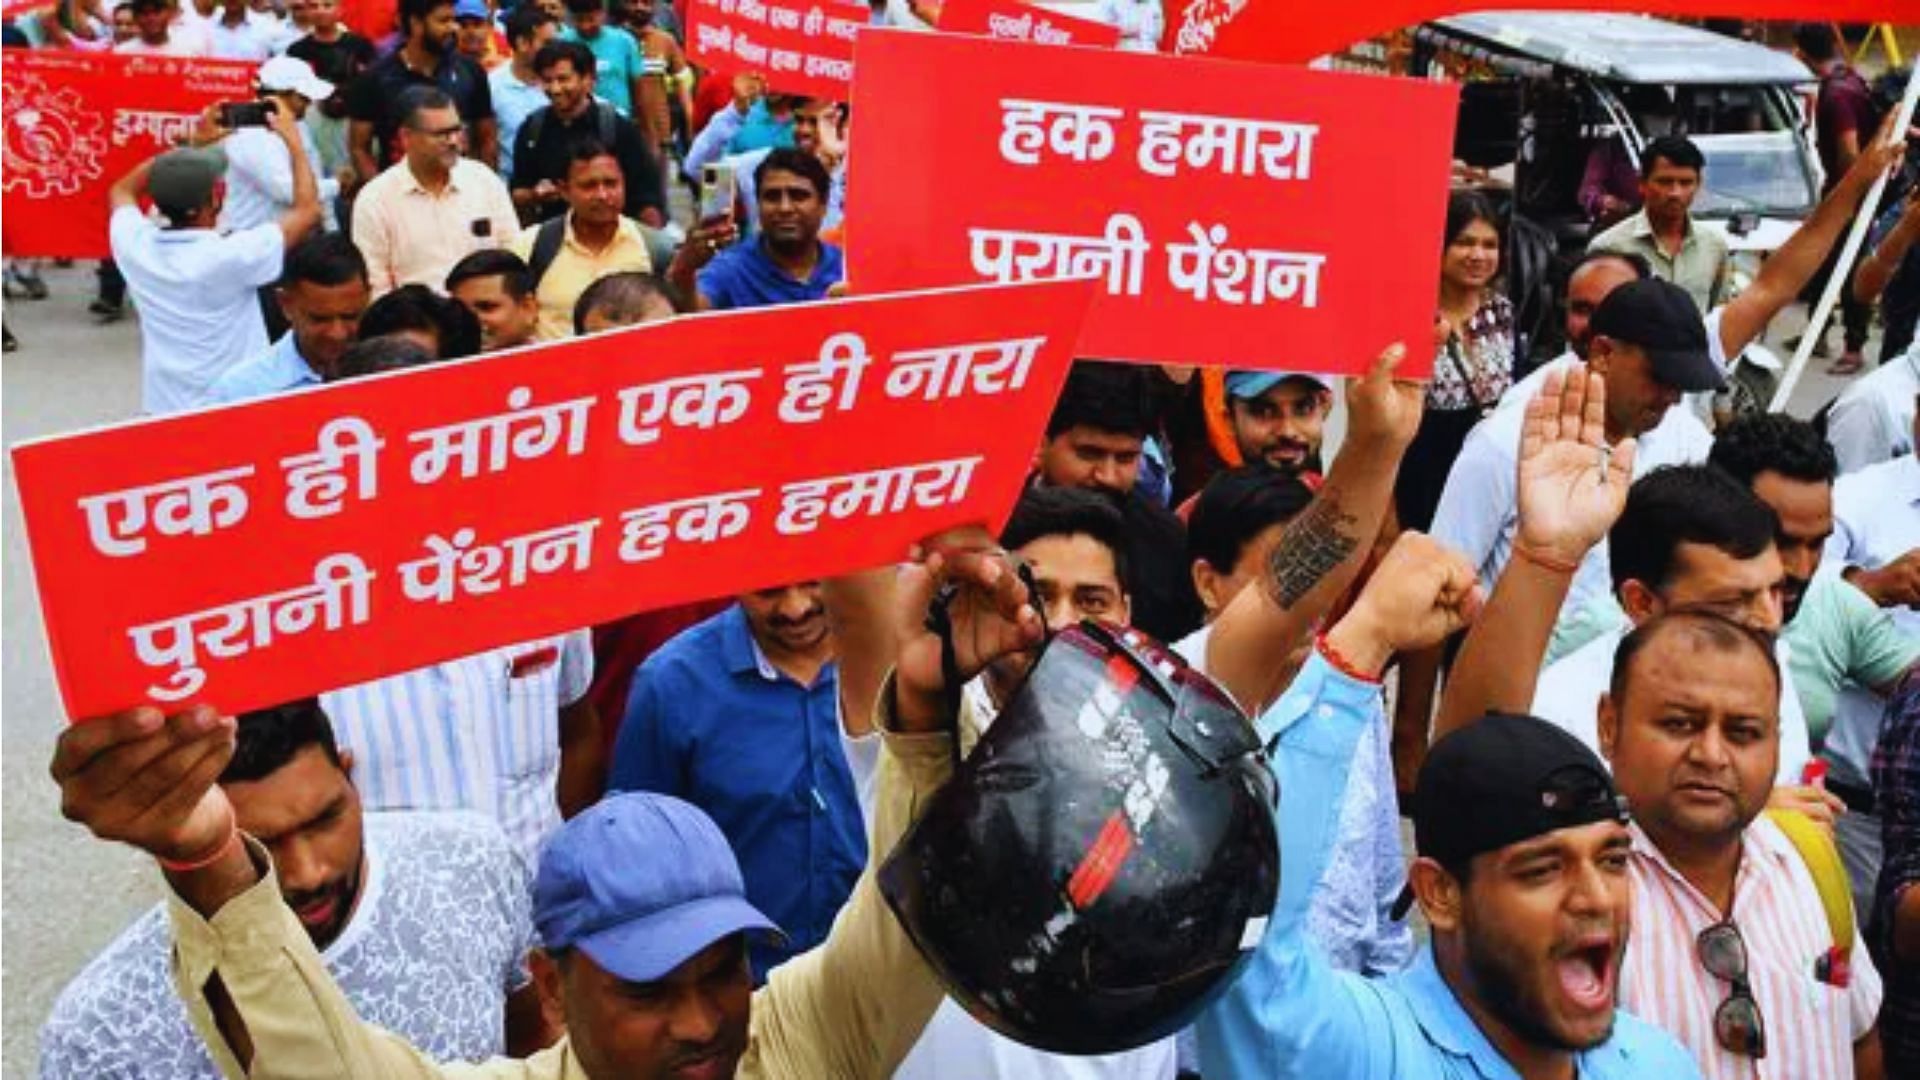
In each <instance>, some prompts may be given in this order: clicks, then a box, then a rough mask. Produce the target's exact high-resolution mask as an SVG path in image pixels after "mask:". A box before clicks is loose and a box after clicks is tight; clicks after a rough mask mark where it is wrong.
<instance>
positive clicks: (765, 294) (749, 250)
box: [667, 148, 845, 311]
mask: <svg viewBox="0 0 1920 1080" xmlns="http://www.w3.org/2000/svg"><path fill="white" fill-rule="evenodd" d="M753 184H754V197H755V199H756V200H757V201H758V204H759V207H760V232H759V235H757V236H755V237H753V238H751V239H750V240H747V241H746V242H744V243H736V244H732V245H731V246H729V247H727V248H726V250H724V251H721V252H720V253H719V254H718V255H715V254H714V252H715V244H716V242H726V241H728V240H730V239H731V237H732V234H733V231H734V229H733V227H732V226H731V225H730V224H728V223H726V222H725V221H724V220H723V221H721V222H719V223H717V225H716V223H704V224H703V229H704V228H708V227H718V228H720V229H721V230H723V231H722V233H721V234H720V235H719V236H713V235H709V234H708V233H707V232H705V231H701V230H696V232H695V234H694V235H692V236H690V237H689V238H688V240H687V243H686V245H685V246H684V247H682V248H681V249H680V254H679V255H678V256H677V257H675V259H674V261H673V265H672V266H670V267H668V269H667V278H668V280H669V281H671V282H672V283H673V285H674V287H675V288H677V289H679V290H680V291H681V292H682V293H685V294H686V295H688V296H691V297H693V299H694V306H695V309H696V310H699V311H707V310H716V311H728V310H732V309H736V308H749V307H768V306H771V305H774V304H797V303H805V302H807V301H809V300H822V299H825V298H826V295H827V290H828V289H830V288H832V287H833V286H834V285H837V284H839V283H840V279H841V278H842V277H844V276H845V269H844V263H843V260H842V258H841V254H840V249H839V248H837V247H835V246H834V245H832V244H829V243H827V242H826V241H824V240H821V239H820V229H821V227H822V224H823V222H824V221H825V220H826V214H827V201H828V196H829V194H830V192H831V190H832V188H833V178H832V177H831V176H829V175H828V173H827V167H826V166H825V165H822V164H821V163H820V159H819V158H817V157H814V156H813V155H812V154H808V153H805V152H803V151H800V150H794V149H792V148H782V149H776V150H773V151H771V152H769V153H768V154H767V156H766V158H765V159H763V160H762V161H761V162H760V165H759V167H758V168H756V169H754V171H753Z"/></svg>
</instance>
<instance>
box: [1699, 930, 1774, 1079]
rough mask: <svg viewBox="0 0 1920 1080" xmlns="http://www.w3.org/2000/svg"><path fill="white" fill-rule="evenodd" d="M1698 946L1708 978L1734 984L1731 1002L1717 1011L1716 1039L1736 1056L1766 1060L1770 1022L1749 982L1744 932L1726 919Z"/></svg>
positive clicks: (1704, 935) (1705, 932)
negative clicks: (1761, 1009)
mask: <svg viewBox="0 0 1920 1080" xmlns="http://www.w3.org/2000/svg"><path fill="white" fill-rule="evenodd" d="M1694 945H1695V947H1696V948H1697V949H1698V950H1699V953H1700V966H1702V967H1704V968H1706V969H1707V974H1709V975H1712V976H1713V977H1714V978H1717V979H1725V980H1726V981H1728V982H1729V983H1732V984H1733V989H1732V990H1731V991H1730V992H1729V993H1728V994H1727V1000H1725V1001H1723V1002H1721V1003H1720V1007H1719V1008H1718V1009H1715V1010H1714V1011H1713V1037H1714V1039H1715V1040H1716V1041H1717V1042H1719V1044H1720V1045H1721V1046H1722V1047H1723V1048H1725V1049H1726V1050H1729V1051H1731V1052H1733V1053H1735V1054H1741V1055H1744V1056H1746V1057H1750V1058H1754V1059H1759V1058H1764V1057H1766V1056H1767V1022H1766V1020H1765V1019H1764V1018H1762V1017H1761V1015H1760V1003H1759V1002H1758V1001H1755V1000H1754V998H1753V987H1752V986H1751V985H1749V984H1748V982H1747V942H1746V939H1745V938H1742V937H1741V936H1740V928H1739V927H1738V926H1735V925H1734V924H1733V920H1731V919H1723V920H1721V921H1720V922H1717V923H1714V924H1713V925H1712V926H1709V927H1707V928H1706V929H1705V930H1702V931H1700V937H1699V938H1698V939H1697V940H1696V941H1695V942H1694Z"/></svg>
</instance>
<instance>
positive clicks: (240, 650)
mask: <svg viewBox="0 0 1920 1080" xmlns="http://www.w3.org/2000/svg"><path fill="white" fill-rule="evenodd" d="M373 577H374V574H373V571H371V570H368V569H367V564H366V563H365V562H363V561H362V560H361V559H360V557H359V556H357V555H346V554H341V555H330V556H328V557H326V558H324V559H322V560H320V562H319V563H317V564H316V565H315V566H314V568H313V582H312V584H309V585H298V586H295V587H294V588H291V589H286V590H283V591H281V592H277V593H268V594H267V595H265V596H256V597H253V598H251V599H247V600H238V601H235V602H233V603H231V604H224V605H222V606H220V607H214V608H208V609H206V610H205V611H196V612H192V613H190V614H186V615H179V616H175V617H174V618H171V619H162V620H161V621H159V622H154V623H147V624H145V625H143V626H135V627H131V628H129V629H128V630H127V636H128V637H129V638H131V639H132V640H133V648H134V653H135V655H137V656H138V657H139V658H140V662H141V663H142V664H145V665H146V666H148V667H152V668H169V667H170V668H172V669H173V671H172V673H171V674H169V675H168V676H167V680H166V682H164V683H162V684H160V685H158V686H149V687H148V688H147V693H148V694H149V695H151V696H152V697H154V698H156V699H158V700H160V701H181V700H183V699H185V698H189V697H192V696H193V695H195V694H197V693H199V692H200V689H201V687H203V686H205V685H206V683H207V673H206V670H205V669H204V668H203V667H202V666H201V659H200V654H201V652H202V651H203V650H204V651H205V653H206V655H207V656H209V657H213V658H215V659H219V660H232V659H235V658H237V657H241V656H245V655H246V654H247V653H249V652H252V651H253V650H255V649H264V648H266V647H268V646H270V645H272V644H273V642H274V636H275V635H276V634H278V635H279V636H281V637H292V636H295V635H298V634H303V633H305V632H306V631H308V630H311V629H313V628H314V627H315V626H316V625H318V626H320V627H322V628H323V629H325V630H328V631H333V630H338V629H340V628H341V627H342V626H345V625H352V626H359V625H362V624H364V623H365V622H366V621H367V617H368V587H367V586H368V583H369V582H371V581H372V580H373ZM203 624H204V625H203Z"/></svg>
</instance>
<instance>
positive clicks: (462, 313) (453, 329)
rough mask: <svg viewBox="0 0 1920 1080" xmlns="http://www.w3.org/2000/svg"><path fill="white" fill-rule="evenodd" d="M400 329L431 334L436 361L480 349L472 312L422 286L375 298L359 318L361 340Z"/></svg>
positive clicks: (403, 288) (475, 351)
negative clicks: (436, 344)
mask: <svg viewBox="0 0 1920 1080" xmlns="http://www.w3.org/2000/svg"><path fill="white" fill-rule="evenodd" d="M403 330H424V331H426V332H427V333H430V334H432V335H433V336H434V339H435V340H436V341H438V342H439V343H440V354H439V355H438V356H437V357H435V359H437V360H455V359H458V358H460V357H462V356H472V355H473V354H474V353H477V352H479V351H480V321H479V320H478V319H476V318H474V317H473V312H471V311H468V310H467V308H466V305H464V304H462V303H460V302H459V301H457V300H451V299H449V298H447V297H444V296H441V295H440V294H439V293H436V292H434V291H433V290H432V289H429V288H427V287H426V286H425V285H419V284H414V285H402V286H400V287H399V288H397V289H395V290H393V291H392V292H390V293H388V294H387V295H385V296H383V297H381V298H380V299H378V300H375V301H374V302H373V304H372V306H370V307H368V308H367V313H366V314H365V315H363V316H361V317H360V337H361V339H362V340H365V339H367V338H377V337H380V336H382V335H385V334H393V333H398V332H400V331H403Z"/></svg>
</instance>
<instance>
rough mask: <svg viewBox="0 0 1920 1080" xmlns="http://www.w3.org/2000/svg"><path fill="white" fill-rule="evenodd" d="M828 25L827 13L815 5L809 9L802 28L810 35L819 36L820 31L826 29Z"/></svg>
mask: <svg viewBox="0 0 1920 1080" xmlns="http://www.w3.org/2000/svg"><path fill="white" fill-rule="evenodd" d="M826 25H827V13H826V12H824V11H821V10H820V9H819V8H818V7H813V8H809V9H807V17H806V19H805V21H804V24H803V25H802V27H801V29H802V31H803V32H804V33H805V34H806V35H807V36H808V37H819V36H820V31H821V30H823V29H825V27H826Z"/></svg>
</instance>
